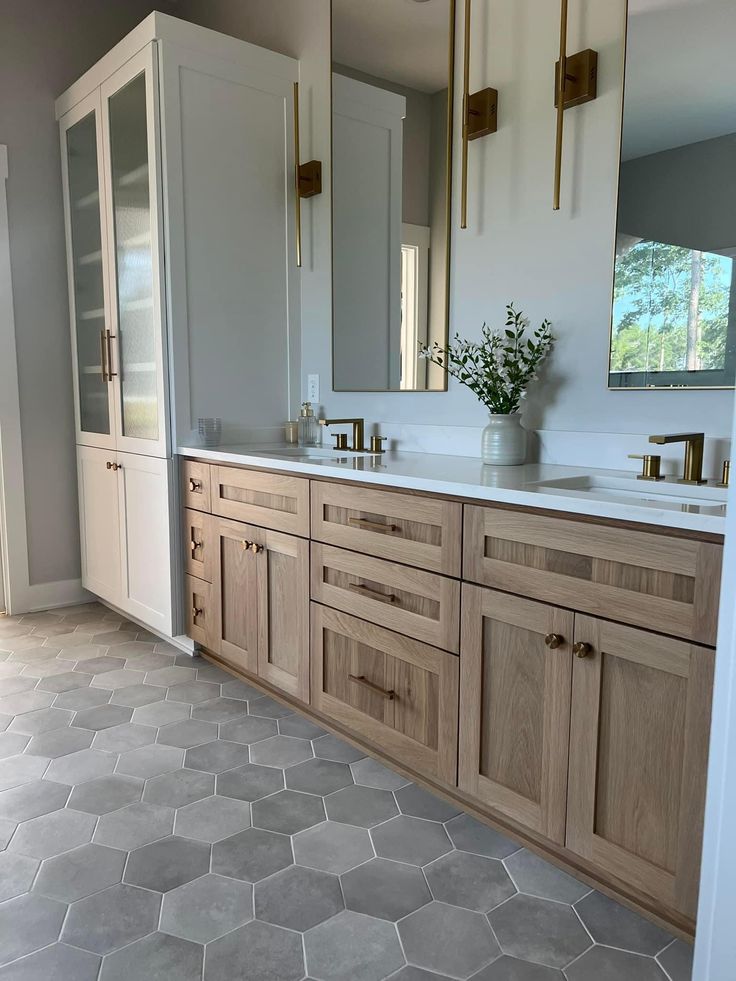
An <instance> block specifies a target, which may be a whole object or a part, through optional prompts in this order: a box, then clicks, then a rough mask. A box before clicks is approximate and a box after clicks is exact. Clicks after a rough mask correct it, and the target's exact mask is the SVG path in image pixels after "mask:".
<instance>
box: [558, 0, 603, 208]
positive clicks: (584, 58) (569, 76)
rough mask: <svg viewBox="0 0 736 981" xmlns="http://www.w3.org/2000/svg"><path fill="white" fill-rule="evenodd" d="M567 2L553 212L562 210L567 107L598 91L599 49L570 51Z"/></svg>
mask: <svg viewBox="0 0 736 981" xmlns="http://www.w3.org/2000/svg"><path fill="white" fill-rule="evenodd" d="M567 5H568V0H560V59H559V61H558V62H557V64H556V65H555V108H556V109H557V131H556V138H555V180H554V193H553V200H552V209H553V211H559V210H560V181H561V178H562V136H563V127H564V125H565V124H564V119H565V110H566V109H572V107H573V106H581V105H583V103H585V102H592V101H593V99H595V97H596V96H597V94H598V89H597V86H598V52H597V51H592V50H591V49H590V48H586V50H585V51H578V52H577V53H576V54H573V55H568V54H567Z"/></svg>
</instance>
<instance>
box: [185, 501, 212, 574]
mask: <svg viewBox="0 0 736 981" xmlns="http://www.w3.org/2000/svg"><path fill="white" fill-rule="evenodd" d="M212 522H213V519H212V515H211V514H205V513H204V512H203V511H194V510H193V509H192V508H185V509H184V568H185V569H186V572H187V574H188V575H190V576H194V578H195V579H204V581H205V582H212V581H213V579H214V575H215V564H216V560H217V555H216V547H215V544H216V543H215V536H214V533H213V524H212Z"/></svg>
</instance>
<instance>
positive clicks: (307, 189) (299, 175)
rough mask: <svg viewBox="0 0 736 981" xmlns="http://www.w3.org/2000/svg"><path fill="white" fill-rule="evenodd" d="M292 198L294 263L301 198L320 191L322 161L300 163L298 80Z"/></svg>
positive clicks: (299, 235)
mask: <svg viewBox="0 0 736 981" xmlns="http://www.w3.org/2000/svg"><path fill="white" fill-rule="evenodd" d="M294 161H295V164H294V190H295V194H294V198H295V201H296V205H295V206H296V264H297V266H298V267H301V264H302V198H312V197H314V195H315V194H321V193H322V161H321V160H309V161H308V162H307V163H301V154H300V144H299V82H294Z"/></svg>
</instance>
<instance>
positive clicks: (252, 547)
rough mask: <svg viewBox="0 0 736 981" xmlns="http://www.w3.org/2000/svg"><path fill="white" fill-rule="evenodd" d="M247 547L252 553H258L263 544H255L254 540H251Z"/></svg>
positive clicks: (261, 549)
mask: <svg viewBox="0 0 736 981" xmlns="http://www.w3.org/2000/svg"><path fill="white" fill-rule="evenodd" d="M249 548H250V550H251V552H252V553H253V554H254V555H258V553H259V552H262V551H263V545H256V543H255V542H251V543H250V546H249Z"/></svg>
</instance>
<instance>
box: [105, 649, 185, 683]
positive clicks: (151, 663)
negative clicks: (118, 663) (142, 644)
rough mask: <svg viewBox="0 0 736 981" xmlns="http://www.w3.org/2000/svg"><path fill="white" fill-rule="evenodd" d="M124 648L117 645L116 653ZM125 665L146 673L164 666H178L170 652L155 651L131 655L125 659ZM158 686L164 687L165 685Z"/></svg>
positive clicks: (130, 668) (132, 669)
mask: <svg viewBox="0 0 736 981" xmlns="http://www.w3.org/2000/svg"><path fill="white" fill-rule="evenodd" d="M120 650H122V648H120V647H116V648H115V653H116V654H117V653H118V652H119V651H120ZM125 667H126V668H127V669H129V670H131V671H143V672H144V673H145V674H149V673H150V672H151V671H160V670H161V669H162V668H173V667H176V665H175V662H174V658H173V657H171V655H169V654H156V653H154V652H153V651H151V652H149V653H148V654H138V655H136V656H135V657H129V658H127V659H126V661H125ZM158 687H160V688H163V687H164V686H163V685H159V686H158Z"/></svg>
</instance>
